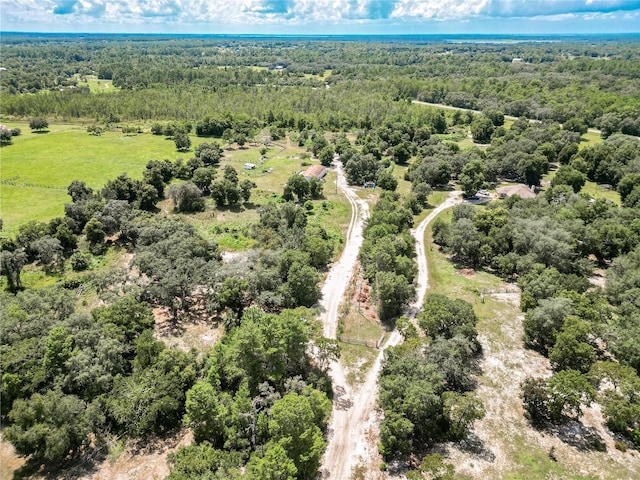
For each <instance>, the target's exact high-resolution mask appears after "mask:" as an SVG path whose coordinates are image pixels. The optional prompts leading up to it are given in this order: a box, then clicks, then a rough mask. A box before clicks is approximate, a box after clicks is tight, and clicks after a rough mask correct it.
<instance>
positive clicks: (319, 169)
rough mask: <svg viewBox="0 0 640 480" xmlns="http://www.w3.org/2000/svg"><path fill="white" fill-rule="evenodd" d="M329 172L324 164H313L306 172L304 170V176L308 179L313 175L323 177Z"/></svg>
mask: <svg viewBox="0 0 640 480" xmlns="http://www.w3.org/2000/svg"><path fill="white" fill-rule="evenodd" d="M326 174H327V167H323V166H322V165H311V166H310V167H309V168H307V169H306V170H305V171H304V172H302V174H301V175H302V176H303V177H304V178H306V179H307V180H308V179H310V178H311V177H315V178H318V179H320V178H322V177H324V176H325V175H326Z"/></svg>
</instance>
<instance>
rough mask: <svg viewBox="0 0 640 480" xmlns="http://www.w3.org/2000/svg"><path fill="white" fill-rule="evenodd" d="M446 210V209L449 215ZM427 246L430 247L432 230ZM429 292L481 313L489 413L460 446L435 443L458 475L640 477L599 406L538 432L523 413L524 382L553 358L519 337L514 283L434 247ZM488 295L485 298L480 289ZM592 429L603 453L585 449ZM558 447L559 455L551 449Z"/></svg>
mask: <svg viewBox="0 0 640 480" xmlns="http://www.w3.org/2000/svg"><path fill="white" fill-rule="evenodd" d="M450 213H451V212H450V211H449V212H444V213H443V214H442V215H443V216H446V215H450ZM426 243H427V245H433V242H432V238H431V234H430V232H429V231H428V232H427V237H426ZM426 253H427V258H428V262H429V276H430V284H431V288H432V291H433V292H434V293H443V294H447V295H450V296H455V297H458V298H463V299H464V300H467V301H469V302H471V303H472V304H474V309H475V311H476V313H477V314H478V317H479V323H478V333H479V340H480V343H481V344H482V350H483V356H482V358H481V363H480V368H481V371H482V374H481V375H480V377H479V378H478V390H477V392H478V394H479V395H480V397H481V398H482V400H483V402H484V405H485V408H486V416H485V417H484V418H483V419H482V420H479V421H477V422H476V424H475V428H474V430H473V433H472V434H471V435H470V436H469V437H468V438H467V440H466V441H465V442H462V443H461V444H445V445H440V446H439V447H438V449H439V450H440V451H442V452H443V453H444V454H445V456H446V457H447V461H449V462H450V463H452V464H453V465H454V466H455V468H456V474H457V477H456V478H471V479H478V480H480V479H483V480H484V479H487V478H492V479H493V478H495V479H510V480H511V479H513V480H515V479H522V480H525V479H526V480H536V479H556V478H557V479H596V478H597V479H603V480H604V479H612V480H613V479H634V478H640V456H639V455H638V453H637V452H634V451H632V450H628V451H627V452H626V453H622V452H620V451H618V450H616V449H615V448H614V445H613V443H614V439H613V437H612V436H611V435H610V433H609V432H608V431H607V430H606V429H605V428H603V427H602V423H603V420H602V415H601V413H600V411H599V407H598V406H597V405H595V404H594V405H592V406H591V407H590V408H586V409H584V418H583V421H582V423H583V427H581V428H579V425H577V424H571V425H569V426H568V428H566V429H564V430H563V432H564V434H566V436H565V439H569V440H570V441H571V443H574V445H577V446H572V445H570V444H569V443H567V442H565V441H563V440H561V439H560V438H559V435H554V434H551V433H548V432H540V431H538V430H536V429H534V428H532V427H531V426H530V425H529V423H528V422H527V420H526V419H525V417H524V415H523V413H524V411H523V409H522V402H521V400H520V397H519V394H520V388H519V387H520V382H521V381H522V380H524V378H525V377H527V376H529V375H533V376H544V377H546V376H549V375H551V370H550V368H549V362H548V360H547V359H546V358H544V357H542V356H541V355H539V354H538V353H536V352H533V351H531V350H528V349H525V348H524V345H523V342H522V333H523V330H522V319H523V314H522V312H520V308H519V303H520V294H519V291H518V290H517V287H515V286H514V285H509V284H504V283H502V282H501V281H500V280H499V279H498V278H497V277H495V276H493V275H489V274H487V273H485V272H477V273H470V272H467V274H466V275H461V274H459V272H457V271H456V270H455V269H454V267H453V265H452V264H451V262H450V261H449V260H448V259H447V258H446V257H445V256H444V255H443V254H442V253H440V252H439V250H438V249H437V248H436V247H435V246H434V247H428V248H427V250H426ZM480 293H484V294H485V302H484V303H481V302H480V299H479V294H480ZM587 431H591V432H595V434H596V435H597V436H598V437H600V439H601V441H603V443H604V444H605V445H606V451H605V452H600V451H595V450H589V449H585V448H584V447H583V446H582V445H581V444H580V441H581V437H583V436H584V433H585V432H587ZM552 447H553V449H554V450H553V452H554V455H555V457H556V459H557V461H553V460H552V459H551V458H550V456H549V452H550V450H551V448H552Z"/></svg>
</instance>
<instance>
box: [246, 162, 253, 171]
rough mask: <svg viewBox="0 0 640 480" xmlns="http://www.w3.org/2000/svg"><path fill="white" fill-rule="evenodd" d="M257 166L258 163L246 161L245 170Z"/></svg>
mask: <svg viewBox="0 0 640 480" xmlns="http://www.w3.org/2000/svg"><path fill="white" fill-rule="evenodd" d="M255 168H256V164H255V163H245V164H244V169H245V170H255Z"/></svg>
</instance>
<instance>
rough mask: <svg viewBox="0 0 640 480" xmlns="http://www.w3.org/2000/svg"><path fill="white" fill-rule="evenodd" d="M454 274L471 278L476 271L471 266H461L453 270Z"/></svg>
mask: <svg viewBox="0 0 640 480" xmlns="http://www.w3.org/2000/svg"><path fill="white" fill-rule="evenodd" d="M455 273H456V275H462V276H463V277H465V278H473V276H474V275H475V274H476V271H475V270H474V269H473V268H461V269H460V270H456V271H455Z"/></svg>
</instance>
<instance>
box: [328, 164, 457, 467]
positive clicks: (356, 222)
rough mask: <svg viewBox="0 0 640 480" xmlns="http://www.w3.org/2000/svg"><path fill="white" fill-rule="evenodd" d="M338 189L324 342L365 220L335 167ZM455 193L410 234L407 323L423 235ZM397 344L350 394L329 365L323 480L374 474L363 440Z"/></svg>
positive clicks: (371, 446)
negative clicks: (340, 203) (360, 468)
mask: <svg viewBox="0 0 640 480" xmlns="http://www.w3.org/2000/svg"><path fill="white" fill-rule="evenodd" d="M338 187H340V189H341V190H342V191H343V192H344V193H345V195H346V196H347V198H348V199H349V201H350V202H351V205H352V209H353V210H352V224H351V225H350V228H349V233H348V235H347V241H346V245H345V251H344V253H343V255H342V257H341V258H340V261H339V262H338V263H337V264H336V265H335V266H334V268H332V269H331V272H330V274H329V276H328V277H327V281H326V283H325V286H324V288H323V290H322V292H323V301H322V303H321V307H322V317H321V318H322V321H323V323H324V333H325V336H327V337H330V338H335V332H336V325H337V318H338V306H339V304H340V302H341V300H342V297H343V295H344V292H345V291H346V289H347V285H348V282H349V280H350V279H351V275H352V273H353V267H354V266H355V262H356V259H357V255H358V251H359V249H360V246H361V245H362V226H363V220H364V219H365V218H366V217H367V216H368V210H365V208H366V203H364V201H362V200H360V199H359V198H358V197H357V196H356V194H355V193H354V191H353V190H352V189H351V188H349V187H348V186H347V184H346V181H345V179H344V174H343V172H342V170H341V169H340V168H338ZM460 194H461V192H451V193H450V194H449V197H448V198H447V200H446V201H445V202H444V203H442V204H441V205H439V206H438V207H437V208H436V209H435V210H434V211H433V212H431V213H430V214H429V215H428V216H427V217H426V218H425V219H424V220H423V221H422V222H421V223H420V224H419V225H418V227H417V228H416V229H415V230H413V231H412V232H411V233H412V235H413V236H414V237H415V239H416V249H417V253H418V281H417V294H416V300H415V302H414V303H413V304H412V305H411V306H410V307H409V311H408V315H409V316H410V317H411V318H413V316H414V315H415V314H416V312H417V311H418V310H419V308H420V306H421V305H422V302H423V300H424V296H425V293H426V290H427V287H428V278H429V277H428V271H427V260H426V257H425V253H424V232H425V230H426V228H427V226H428V225H429V223H430V222H431V221H432V220H433V219H434V218H435V217H436V216H437V215H438V214H439V213H440V212H442V211H443V210H445V209H447V208H450V207H452V206H453V205H455V204H456V203H459V202H460ZM363 204H364V205H363ZM362 212H366V213H365V214H363V213H362ZM343 260H344V262H343ZM334 270H335V271H334ZM334 273H335V275H334ZM325 292H330V295H331V297H326V296H325V295H326V293H325ZM401 341H402V336H401V335H400V334H399V333H398V332H397V331H394V332H392V334H391V335H390V336H389V338H388V340H387V342H386V343H385V345H384V346H383V347H382V348H381V350H380V352H379V354H378V357H377V358H376V361H375V362H374V364H373V366H372V368H371V370H369V372H368V374H367V378H366V380H365V382H364V383H363V384H362V385H361V386H360V388H359V389H358V391H353V392H352V391H351V389H350V387H349V386H348V385H347V383H346V381H345V375H344V371H343V368H342V365H341V364H340V363H339V362H334V363H333V364H332V365H331V369H330V374H331V378H332V382H333V389H334V392H335V398H334V410H333V415H332V416H331V423H330V425H329V444H328V446H327V451H326V453H325V456H324V458H323V463H322V467H321V473H322V477H323V478H331V479H339V480H341V479H348V478H349V477H350V475H351V471H352V469H353V467H354V466H355V465H356V464H357V463H364V465H365V466H366V469H367V473H366V478H373V475H374V472H375V471H376V470H377V469H378V465H375V460H373V459H375V458H376V456H377V445H376V444H375V442H371V441H368V439H369V438H370V432H372V431H373V430H375V429H376V428H377V422H376V416H375V413H376V412H375V405H376V401H377V398H378V375H379V373H380V369H381V367H382V359H383V354H384V350H385V349H386V348H388V347H390V346H395V345H398V344H399V343H400V342H401ZM375 436H376V434H375V433H373V437H374V438H375ZM372 460H373V461H372Z"/></svg>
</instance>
